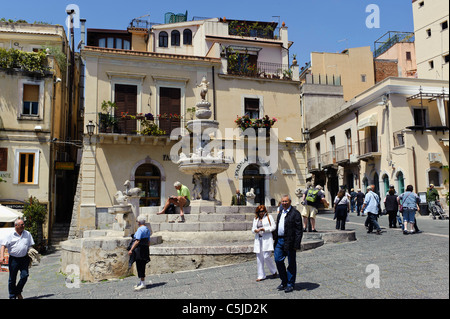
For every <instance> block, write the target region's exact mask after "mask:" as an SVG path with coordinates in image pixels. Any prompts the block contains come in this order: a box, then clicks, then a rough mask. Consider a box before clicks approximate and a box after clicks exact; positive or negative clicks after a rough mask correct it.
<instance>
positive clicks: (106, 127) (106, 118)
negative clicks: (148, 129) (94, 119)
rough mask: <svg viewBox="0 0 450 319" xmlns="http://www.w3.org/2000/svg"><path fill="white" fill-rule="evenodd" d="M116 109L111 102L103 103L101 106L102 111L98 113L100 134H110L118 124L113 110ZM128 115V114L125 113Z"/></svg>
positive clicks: (114, 104)
mask: <svg viewBox="0 0 450 319" xmlns="http://www.w3.org/2000/svg"><path fill="white" fill-rule="evenodd" d="M116 108H117V105H116V103H114V102H111V101H103V102H102V105H101V109H102V111H101V112H100V113H98V118H99V126H100V132H103V133H105V132H108V131H109V132H111V131H113V130H114V127H115V126H116V125H117V123H118V119H117V118H116V117H115V116H114V112H113V110H114V109H116ZM127 114H128V113H127Z"/></svg>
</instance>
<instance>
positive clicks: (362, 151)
mask: <svg viewBox="0 0 450 319" xmlns="http://www.w3.org/2000/svg"><path fill="white" fill-rule="evenodd" d="M380 141H381V140H380V138H379V137H368V138H363V139H361V140H359V156H358V159H360V160H363V161H368V160H370V159H375V158H379V157H381V151H380Z"/></svg>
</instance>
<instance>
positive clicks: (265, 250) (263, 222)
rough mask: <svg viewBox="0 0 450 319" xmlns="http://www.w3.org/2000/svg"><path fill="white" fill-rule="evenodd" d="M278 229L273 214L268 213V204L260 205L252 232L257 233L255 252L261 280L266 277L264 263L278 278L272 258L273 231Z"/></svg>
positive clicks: (259, 279) (274, 276)
mask: <svg viewBox="0 0 450 319" xmlns="http://www.w3.org/2000/svg"><path fill="white" fill-rule="evenodd" d="M275 229H276V224H275V221H274V220H273V218H272V216H270V215H269V214H268V213H267V209H266V206H264V205H259V206H258V207H257V208H256V211H255V219H254V220H253V226H252V233H254V234H255V246H254V249H253V252H255V253H256V262H257V268H258V278H257V279H256V281H261V280H264V279H265V278H266V273H265V271H264V263H266V264H267V266H268V267H269V270H270V272H271V273H272V275H273V278H276V275H277V267H276V266H275V263H274V261H273V260H272V259H271V252H272V251H273V237H272V232H273V231H274V230H275Z"/></svg>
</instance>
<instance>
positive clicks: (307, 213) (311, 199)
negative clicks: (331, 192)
mask: <svg viewBox="0 0 450 319" xmlns="http://www.w3.org/2000/svg"><path fill="white" fill-rule="evenodd" d="M302 203H304V205H303V210H302V214H301V215H302V219H303V231H306V230H307V229H308V219H309V222H311V231H312V232H317V230H316V215H317V213H318V212H319V206H320V204H321V203H323V205H324V206H325V207H328V201H327V200H326V199H325V194H324V192H323V191H322V186H320V185H317V186H316V187H315V188H310V189H308V191H307V192H306V193H305V194H304V195H303V199H302Z"/></svg>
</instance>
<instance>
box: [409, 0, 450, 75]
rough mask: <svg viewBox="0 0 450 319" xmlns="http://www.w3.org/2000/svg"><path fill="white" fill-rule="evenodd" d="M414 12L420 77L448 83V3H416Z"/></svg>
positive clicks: (441, 0) (416, 0) (440, 0)
mask: <svg viewBox="0 0 450 319" xmlns="http://www.w3.org/2000/svg"><path fill="white" fill-rule="evenodd" d="M412 9H413V18H414V33H415V42H416V59H417V73H418V77H419V78H422V79H437V80H448V78H449V33H448V23H449V18H448V17H449V4H448V1H445V0H433V1H426V0H413V1H412Z"/></svg>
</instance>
